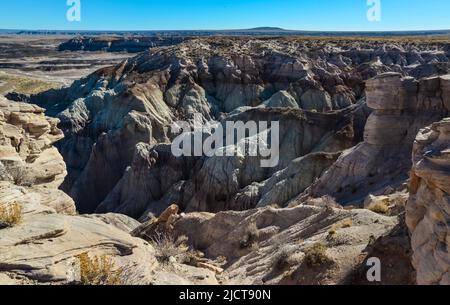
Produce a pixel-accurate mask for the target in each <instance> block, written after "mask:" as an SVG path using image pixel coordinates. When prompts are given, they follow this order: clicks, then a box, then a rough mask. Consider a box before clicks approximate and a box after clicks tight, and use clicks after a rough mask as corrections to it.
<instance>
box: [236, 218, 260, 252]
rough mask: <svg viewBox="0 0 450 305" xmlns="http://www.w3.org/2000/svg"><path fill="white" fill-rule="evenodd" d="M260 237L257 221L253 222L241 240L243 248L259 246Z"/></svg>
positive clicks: (240, 243)
mask: <svg viewBox="0 0 450 305" xmlns="http://www.w3.org/2000/svg"><path fill="white" fill-rule="evenodd" d="M258 238H259V229H258V227H257V226H256V223H254V222H252V223H251V224H249V225H248V227H247V228H246V230H245V232H244V235H243V237H242V239H241V240H240V241H239V246H240V247H241V249H248V248H253V247H255V246H257V244H258Z"/></svg>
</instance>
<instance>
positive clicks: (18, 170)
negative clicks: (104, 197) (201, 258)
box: [0, 98, 217, 285]
mask: <svg viewBox="0 0 450 305" xmlns="http://www.w3.org/2000/svg"><path fill="white" fill-rule="evenodd" d="M57 122H58V120H57V119H51V118H48V117H46V116H45V115H44V109H42V108H40V107H38V106H36V105H32V104H23V103H16V102H11V101H8V100H6V99H4V98H1V101H0V169H1V172H0V175H1V176H0V212H1V213H0V217H1V218H0V284H79V283H84V284H89V283H86V282H85V281H86V280H84V282H83V281H82V274H83V272H88V271H89V270H88V271H86V270H85V271H83V270H84V269H86V268H95V267H92V266H91V267H89V266H90V265H89V264H88V265H86V264H84V263H83V261H82V259H81V256H82V255H84V254H86V253H88V255H89V256H90V257H91V258H92V260H93V262H95V259H96V258H97V259H99V260H101V259H107V260H110V262H111V265H110V267H109V268H110V270H108V269H105V272H110V273H114V272H118V273H117V274H118V275H117V277H118V278H117V279H115V280H114V282H115V283H122V284H142V285H148V284H168V283H171V284H177V283H178V284H217V279H216V276H215V273H214V272H212V271H210V270H208V269H207V268H198V267H192V266H187V265H184V264H177V263H174V268H173V269H171V270H166V267H165V266H164V265H163V264H162V263H160V262H159V261H158V260H157V257H156V254H155V253H156V249H155V247H154V246H152V245H150V244H149V243H147V242H145V241H144V240H142V239H140V238H135V237H132V236H131V235H130V232H131V231H133V230H134V229H135V228H136V227H138V226H139V222H137V221H136V220H134V219H131V218H129V217H127V216H124V215H119V214H105V215H86V216H80V215H76V208H75V204H74V202H73V200H72V199H71V198H70V197H69V196H68V195H66V194H65V193H63V192H62V191H61V190H59V189H58V187H59V185H60V184H61V183H62V181H63V179H64V176H65V174H66V171H65V164H64V162H63V160H62V157H61V155H60V154H59V153H58V151H57V150H56V148H54V147H53V146H52V144H53V143H54V142H55V141H57V140H60V139H62V138H63V133H62V131H61V130H59V129H58V128H57V127H56V124H57ZM11 207H14V210H11ZM11 211H14V213H15V214H11V213H12V212H11ZM10 215H12V216H13V217H14V221H11V218H10ZM7 217H8V218H7ZM98 262H99V261H97V263H98ZM94 264H95V263H94ZM99 266H100V265H99ZM99 266H97V267H99ZM119 270H120V276H119ZM91 271H92V270H91ZM97 272H98V270H97Z"/></svg>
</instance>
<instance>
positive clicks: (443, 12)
mask: <svg viewBox="0 0 450 305" xmlns="http://www.w3.org/2000/svg"><path fill="white" fill-rule="evenodd" d="M366 1H367V0H81V4H82V10H81V11H82V15H81V22H72V23H71V22H68V21H67V19H66V11H67V9H68V6H67V5H66V0H0V28H3V29H63V30H183V29H236V28H252V27H258V26H273V27H282V28H286V29H297V30H353V31H357V30H364V31H367V30H369V31H372V30H373V31H384V30H422V29H423V30H429V29H450V0H381V4H382V16H381V21H380V22H369V21H368V20H367V18H366V12H367V8H368V7H367V4H366Z"/></svg>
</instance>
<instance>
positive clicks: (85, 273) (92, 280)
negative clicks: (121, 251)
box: [78, 253, 123, 286]
mask: <svg viewBox="0 0 450 305" xmlns="http://www.w3.org/2000/svg"><path fill="white" fill-rule="evenodd" d="M78 259H79V261H80V279H81V284H82V285H109V286H111V285H121V284H122V278H123V277H122V273H123V269H122V268H118V269H116V268H115V265H114V262H113V260H112V258H111V257H110V256H107V255H102V256H94V257H92V258H91V257H90V256H89V255H88V254H87V253H83V254H80V255H79V256H78Z"/></svg>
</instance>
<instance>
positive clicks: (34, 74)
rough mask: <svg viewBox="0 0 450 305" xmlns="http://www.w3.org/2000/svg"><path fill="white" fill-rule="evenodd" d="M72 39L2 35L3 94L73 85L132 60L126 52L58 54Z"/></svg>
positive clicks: (0, 82)
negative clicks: (64, 43)
mask: <svg viewBox="0 0 450 305" xmlns="http://www.w3.org/2000/svg"><path fill="white" fill-rule="evenodd" d="M70 38H72V36H61V35H55V36H18V35H13V36H0V94H2V93H5V92H10V91H16V92H21V93H26V94H27V93H35V92H36V90H38V91H39V90H40V89H48V88H54V87H55V86H56V87H60V86H64V85H69V84H71V83H72V82H73V81H74V80H76V79H79V78H81V77H83V76H86V75H88V74H90V73H92V72H94V71H96V70H97V69H99V68H101V67H105V66H110V65H114V64H117V63H118V62H120V61H122V60H124V59H126V58H128V57H130V55H129V54H125V53H123V54H122V53H105V52H71V51H64V52H60V51H58V46H59V45H60V44H61V43H63V42H65V41H67V40H69V39H70Z"/></svg>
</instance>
